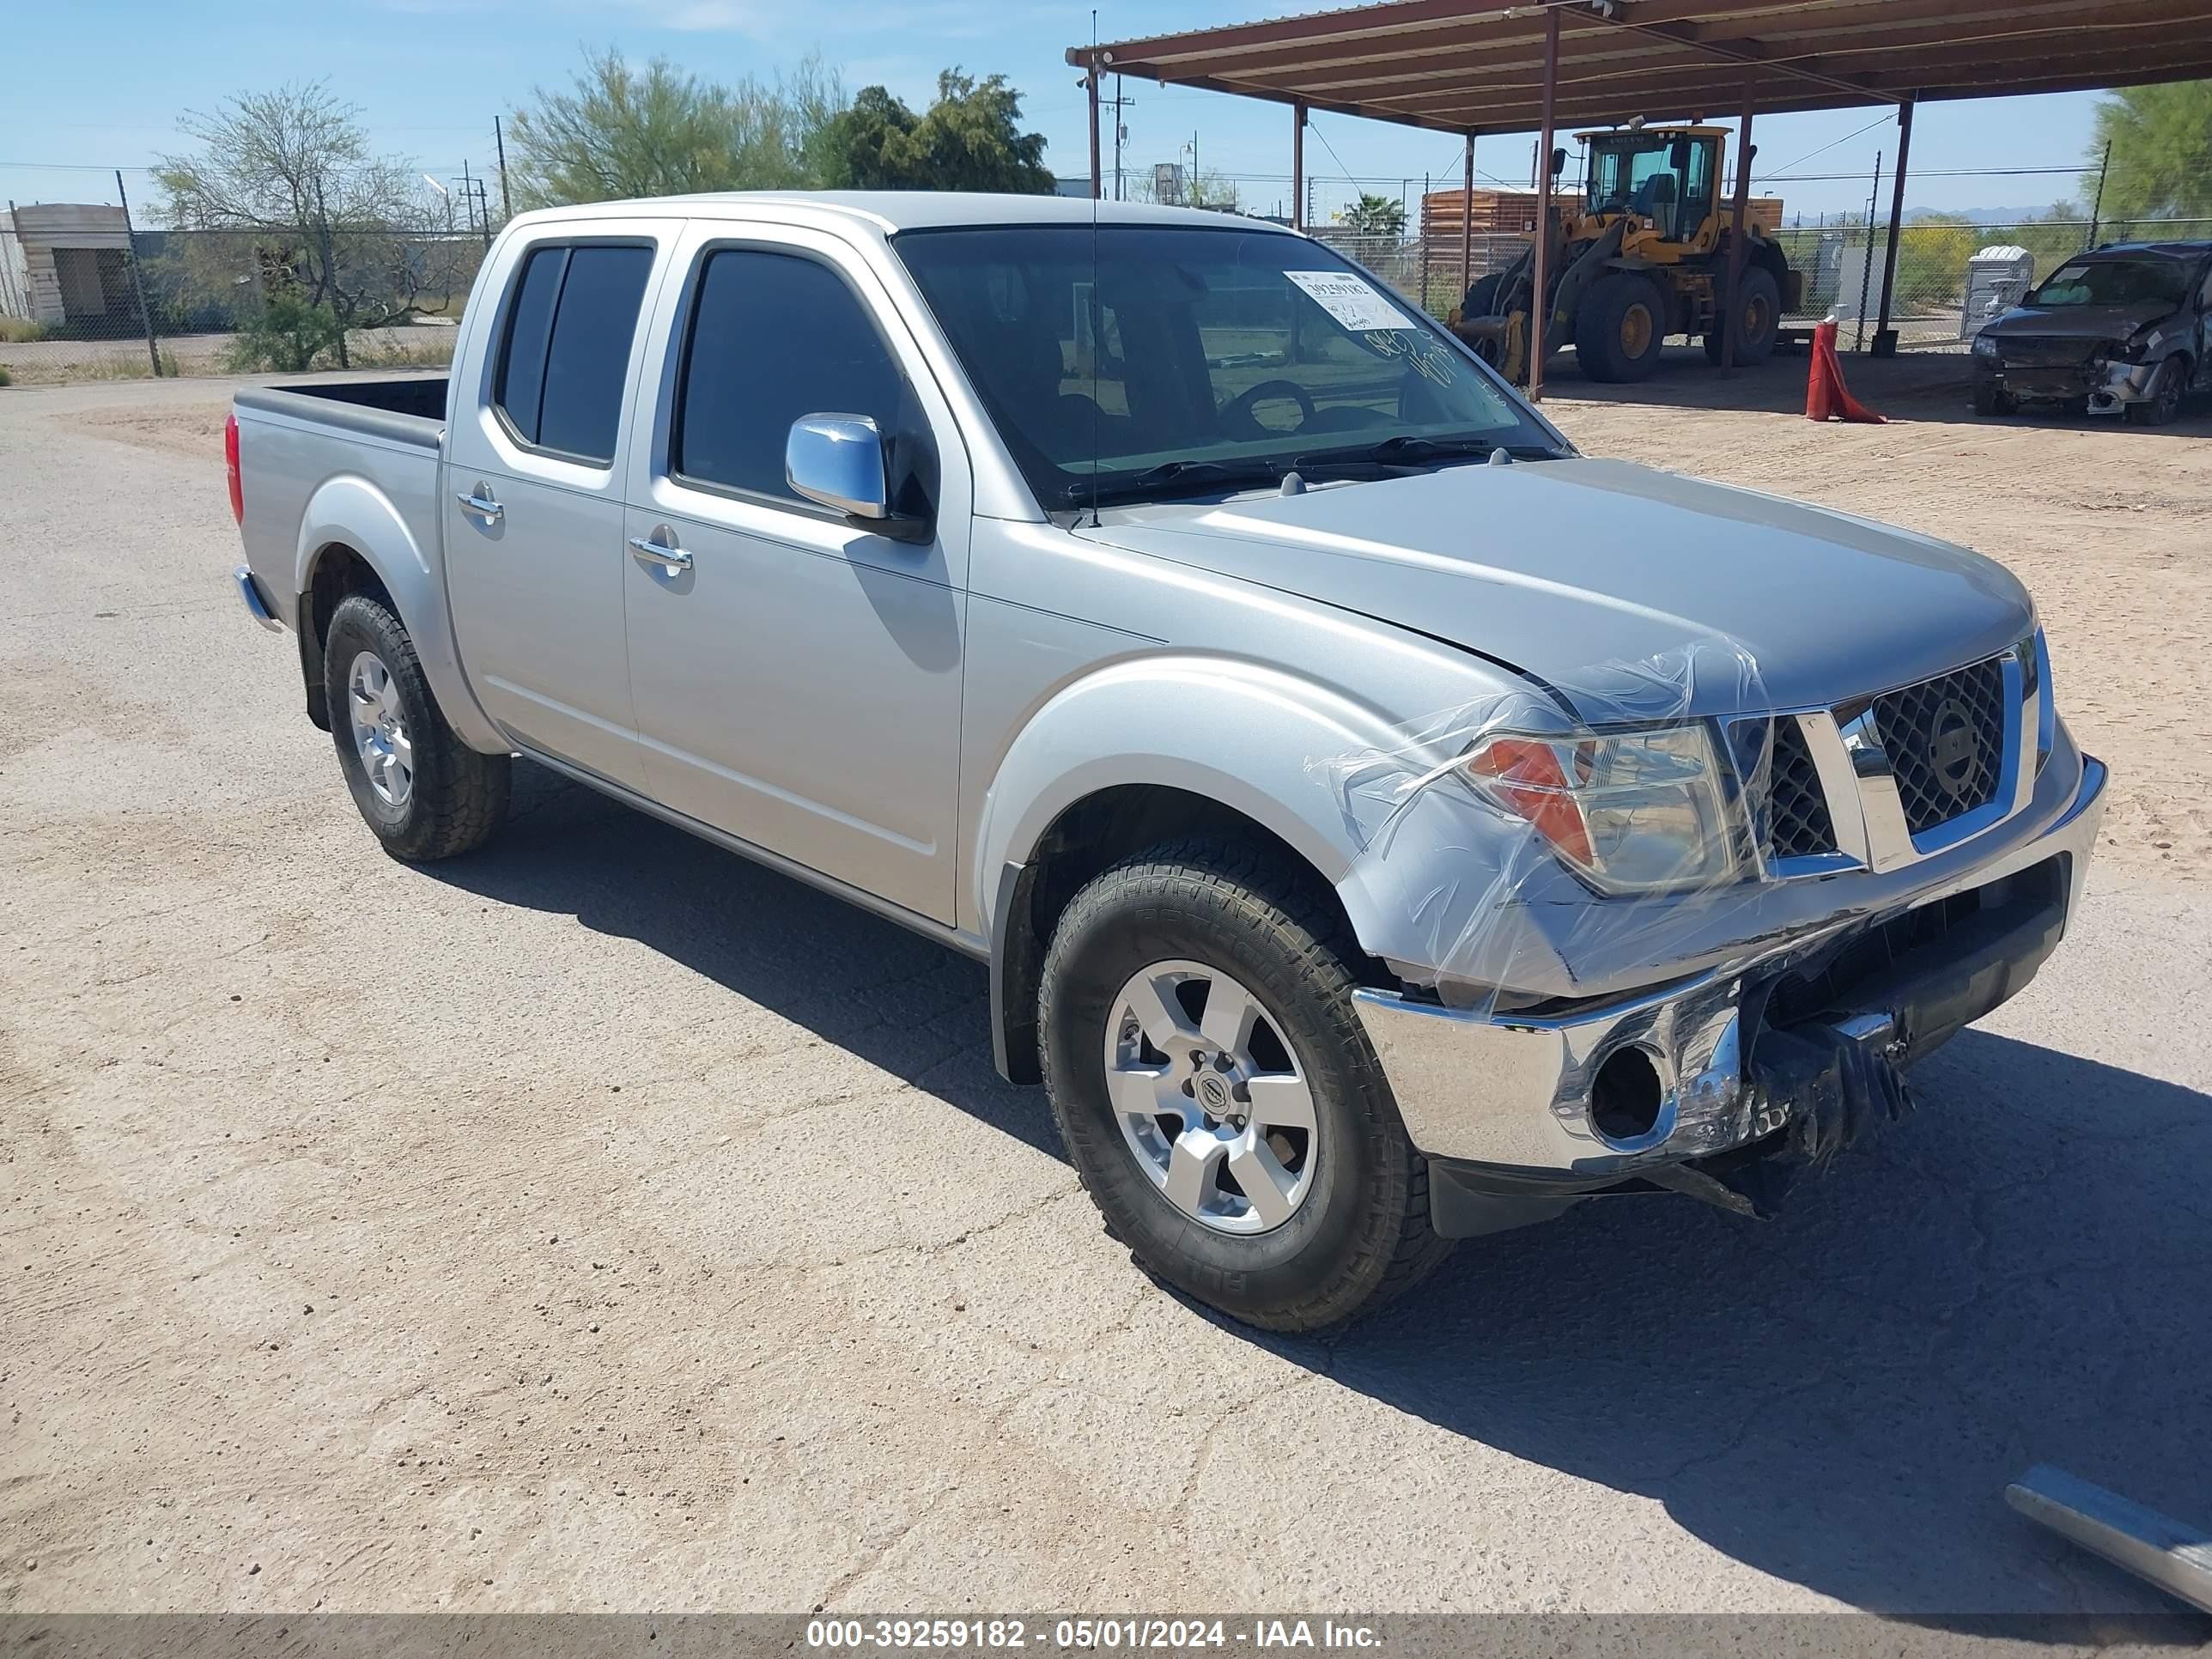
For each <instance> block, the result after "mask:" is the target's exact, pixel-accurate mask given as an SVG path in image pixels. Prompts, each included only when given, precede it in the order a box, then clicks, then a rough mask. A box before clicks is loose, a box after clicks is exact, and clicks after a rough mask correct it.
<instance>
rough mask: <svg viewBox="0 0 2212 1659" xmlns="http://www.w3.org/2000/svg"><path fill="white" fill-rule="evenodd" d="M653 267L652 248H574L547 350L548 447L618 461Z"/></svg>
mask: <svg viewBox="0 0 2212 1659" xmlns="http://www.w3.org/2000/svg"><path fill="white" fill-rule="evenodd" d="M652 269H653V250H652V249H651V248H644V247H580V248H574V249H571V250H570V251H569V254H568V276H567V277H566V279H565V280H564V281H563V282H562V284H561V301H560V304H559V306H558V307H556V310H555V312H554V313H553V337H552V343H551V344H550V346H549V347H548V348H547V349H546V353H545V397H544V412H543V413H542V415H541V416H539V419H538V443H539V445H540V446H542V447H544V448H546V449H551V450H557V451H559V452H560V453H562V454H563V455H575V456H580V457H581V458H583V459H586V460H593V461H601V462H605V461H611V460H613V459H614V458H615V431H616V428H617V427H618V426H619V425H620V424H621V421H622V397H623V379H624V376H625V375H626V374H627V372H628V370H629V343H630V337H631V336H632V335H633V334H635V332H636V331H637V313H638V307H639V305H640V303H641V301H643V300H644V298H645V279H646V275H647V272H649V271H650V270H652Z"/></svg>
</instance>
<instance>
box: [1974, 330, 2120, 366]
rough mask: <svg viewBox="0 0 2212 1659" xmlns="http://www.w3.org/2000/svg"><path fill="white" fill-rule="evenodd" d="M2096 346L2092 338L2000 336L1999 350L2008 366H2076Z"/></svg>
mask: <svg viewBox="0 0 2212 1659" xmlns="http://www.w3.org/2000/svg"><path fill="white" fill-rule="evenodd" d="M2095 349H2096V342H2094V341H2093V340H2068V339H2055V340H2052V339H2019V338H2015V337H2010V336H2003V335H2001V336H1999V337H1997V351H1998V353H1999V354H2000V355H2001V356H2002V357H2003V359H2004V362H2005V367H2006V368H2079V367H2080V366H2081V365H2082V364H2084V363H2086V362H2088V361H2089V356H2090V354H2091V353H2092V352H2093V351H2094V350H2095Z"/></svg>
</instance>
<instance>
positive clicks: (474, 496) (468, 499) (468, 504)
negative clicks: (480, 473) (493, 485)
mask: <svg viewBox="0 0 2212 1659" xmlns="http://www.w3.org/2000/svg"><path fill="white" fill-rule="evenodd" d="M453 499H454V500H455V501H459V503H460V504H461V505H462V506H463V507H465V508H466V509H467V510H468V511H470V512H471V513H475V514H476V515H477V517H478V518H480V519H483V520H485V521H486V522H489V521H490V520H494V519H496V518H498V517H499V516H500V515H501V513H505V512H506V511H507V509H506V508H505V507H501V505H500V504H499V503H498V502H497V501H494V500H493V499H492V498H491V494H490V492H489V490H487V489H485V488H484V486H483V485H482V484H478V485H477V487H476V488H475V489H471V491H469V493H468V494H467V495H456V496H454V497H453Z"/></svg>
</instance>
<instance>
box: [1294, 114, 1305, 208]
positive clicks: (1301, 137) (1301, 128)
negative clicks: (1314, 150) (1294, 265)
mask: <svg viewBox="0 0 2212 1659" xmlns="http://www.w3.org/2000/svg"><path fill="white" fill-rule="evenodd" d="M1304 228H1306V106H1304V104H1293V105H1291V229H1292V230H1304Z"/></svg>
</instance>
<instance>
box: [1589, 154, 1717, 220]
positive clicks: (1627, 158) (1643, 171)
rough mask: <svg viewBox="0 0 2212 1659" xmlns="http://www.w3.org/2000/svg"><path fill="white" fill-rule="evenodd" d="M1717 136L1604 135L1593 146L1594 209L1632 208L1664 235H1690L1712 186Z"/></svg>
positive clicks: (1591, 185) (1624, 210)
mask: <svg viewBox="0 0 2212 1659" xmlns="http://www.w3.org/2000/svg"><path fill="white" fill-rule="evenodd" d="M1713 149H1714V145H1713V141H1712V140H1711V139H1710V138H1692V137H1674V136H1656V137H1650V138H1643V139H1632V138H1615V137H1603V138H1600V139H1597V140H1595V141H1594V142H1593V143H1592V144H1591V146H1590V163H1589V187H1588V197H1589V210H1590V211H1591V212H1592V213H1633V214H1636V215H1637V216H1639V217H1641V218H1644V219H1649V220H1650V221H1652V222H1653V223H1654V224H1656V226H1657V227H1658V229H1659V232H1660V234H1662V236H1676V235H1681V236H1687V235H1688V234H1690V233H1691V232H1692V231H1693V230H1694V229H1696V228H1697V221H1698V220H1699V219H1702V218H1703V217H1704V215H1705V206H1706V199H1707V197H1709V196H1710V195H1711V191H1712V155H1713Z"/></svg>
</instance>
